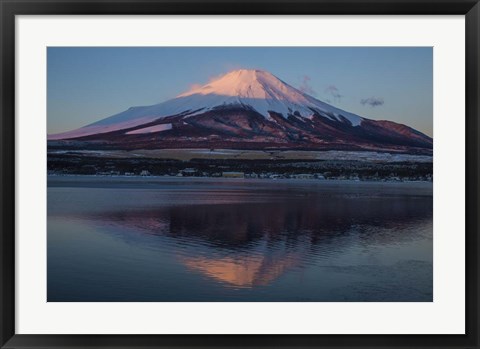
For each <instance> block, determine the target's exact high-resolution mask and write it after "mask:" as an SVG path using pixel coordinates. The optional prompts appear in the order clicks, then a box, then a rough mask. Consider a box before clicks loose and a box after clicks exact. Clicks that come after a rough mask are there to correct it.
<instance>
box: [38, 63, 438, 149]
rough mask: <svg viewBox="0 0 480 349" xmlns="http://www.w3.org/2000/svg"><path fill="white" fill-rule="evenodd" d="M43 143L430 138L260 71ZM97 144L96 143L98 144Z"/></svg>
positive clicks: (376, 143) (296, 144) (311, 144)
mask: <svg viewBox="0 0 480 349" xmlns="http://www.w3.org/2000/svg"><path fill="white" fill-rule="evenodd" d="M48 140H52V141H53V140H69V141H82V142H89V141H92V142H94V143H95V144H102V145H103V146H105V147H108V148H119V149H169V148H172V149H173V148H224V149H302V150H368V151H387V152H403V153H416V154H431V153H432V145H433V140H432V138H430V137H428V136H427V135H425V134H423V133H421V132H419V131H417V130H415V129H413V128H411V127H409V126H406V125H403V124H399V123H395V122H392V121H378V120H371V119H367V118H364V117H361V116H359V115H356V114H353V113H349V112H347V111H344V110H341V109H339V108H336V107H334V106H332V105H329V104H327V103H324V102H322V101H320V100H318V99H316V98H314V97H312V96H310V95H308V94H306V93H304V92H302V91H300V90H298V89H296V88H294V87H292V86H290V85H289V84H287V83H285V82H283V81H282V80H280V79H279V78H277V77H276V76H274V75H272V74H271V73H269V72H266V71H262V70H246V69H242V70H235V71H231V72H229V73H227V74H225V75H223V76H221V77H220V78H217V79H216V80H214V81H211V82H209V83H208V84H206V85H203V86H199V87H194V88H192V89H191V90H189V91H187V92H185V93H182V94H180V95H179V96H177V97H176V98H173V99H170V100H168V101H165V102H163V103H159V104H155V105H152V106H145V107H132V108H129V109H128V110H126V111H124V112H121V113H119V114H116V115H113V116H110V117H107V118H105V119H102V120H100V121H97V122H95V123H93V124H90V125H87V126H84V127H81V128H79V129H76V130H73V131H69V132H65V133H60V134H53V135H49V136H48ZM99 141H100V142H99Z"/></svg>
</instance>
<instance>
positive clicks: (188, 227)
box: [52, 188, 432, 288]
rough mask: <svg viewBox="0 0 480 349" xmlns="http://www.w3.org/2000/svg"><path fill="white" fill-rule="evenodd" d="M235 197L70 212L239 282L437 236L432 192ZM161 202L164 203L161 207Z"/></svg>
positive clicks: (197, 269) (266, 279)
mask: <svg viewBox="0 0 480 349" xmlns="http://www.w3.org/2000/svg"><path fill="white" fill-rule="evenodd" d="M165 194H166V193H165ZM222 194H223V195H225V192H222ZM140 195H141V193H140ZM196 195H197V196H202V195H211V192H208V193H203V192H199V193H197V194H196ZM230 195H231V196H232V197H236V200H234V202H233V203H222V204H219V203H217V201H216V198H215V195H214V196H213V197H212V198H211V199H210V200H206V201H207V202H209V203H208V204H207V203H204V202H203V201H201V202H202V203H200V204H196V205H181V204H178V203H177V204H175V205H172V206H168V205H165V204H164V199H163V198H161V197H160V199H159V197H158V196H157V197H156V198H155V200H154V201H153V202H152V206H153V207H148V208H141V209H139V208H136V207H135V205H132V206H131V207H129V208H128V209H125V208H122V209H121V210H111V209H109V207H104V208H102V209H99V210H93V211H91V212H88V213H85V212H84V213H81V214H79V213H76V212H74V213H73V214H72V213H70V214H67V215H63V217H65V216H68V217H70V219H72V220H81V221H84V222H86V223H88V224H93V225H94V226H96V228H97V229H98V228H100V229H104V230H105V231H106V232H107V234H113V235H114V236H115V239H121V240H124V241H126V242H128V243H129V244H134V245H136V246H141V247H142V246H143V247H144V248H150V249H151V248H154V249H155V250H156V252H157V253H159V254H161V253H164V252H165V249H169V253H171V254H172V255H173V256H174V258H176V260H177V261H178V262H179V263H181V264H182V265H183V266H184V267H185V268H187V269H188V270H189V271H190V272H193V273H197V274H200V275H203V276H204V277H206V278H207V279H210V280H212V281H215V282H218V283H220V284H221V285H223V286H224V287H233V288H255V287H258V286H268V285H270V284H272V283H273V282H274V281H275V280H277V279H278V278H280V277H281V276H282V275H284V274H285V273H287V272H289V271H292V270H302V268H307V267H308V265H309V264H312V263H319V262H321V261H322V260H323V261H325V263H327V262H328V261H329V260H330V259H331V258H333V257H335V258H338V256H343V255H345V251H348V250H349V249H351V248H352V246H354V247H355V248H356V249H362V248H364V249H367V250H372V249H374V248H375V246H385V245H388V246H395V245H399V244H405V243H409V242H414V241H417V240H422V239H429V238H431V219H432V200H431V197H429V196H425V195H415V194H412V193H411V192H408V193H404V195H398V193H395V194H394V195H393V194H389V193H386V194H384V195H378V194H377V195H373V194H371V193H363V194H362V193H356V192H355V191H354V192H348V191H347V193H344V192H338V191H335V192H333V193H332V192H328V191H327V193H325V192H324V191H318V192H315V191H311V192H305V191H299V192H297V191H292V190H291V188H290V189H289V190H288V191H286V192H282V191H275V192H272V193H269V195H267V194H266V193H265V192H262V191H256V192H249V191H247V192H245V191H234V192H233V191H231V192H230ZM129 196H132V193H129ZM168 196H169V198H171V194H170V193H168ZM259 196H261V197H262V198H263V200H259ZM239 197H240V198H241V200H238V198H239ZM132 199H133V198H131V197H130V200H132ZM158 201H160V202H161V203H162V204H161V205H159V207H156V205H155V202H158ZM239 201H240V202H239ZM132 202H135V200H132ZM52 216H54V215H53V214H52ZM105 228H107V229H105ZM142 235H144V236H149V237H150V238H148V239H142V238H141V236H142ZM152 238H153V239H152ZM165 238H167V239H169V240H168V241H166V240H164V239H165ZM350 253H351V252H350ZM407 257H408V256H407ZM349 258H350V257H349ZM347 260H348V258H347ZM347 262H349V263H355V261H347Z"/></svg>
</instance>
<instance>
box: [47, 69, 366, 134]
mask: <svg viewBox="0 0 480 349" xmlns="http://www.w3.org/2000/svg"><path fill="white" fill-rule="evenodd" d="M228 106H241V107H244V108H246V109H249V110H254V111H256V112H258V113H259V114H261V115H263V116H264V117H265V118H266V119H267V120H270V121H274V119H272V117H271V115H270V112H275V113H277V114H281V115H282V116H283V117H284V118H288V117H289V115H297V116H300V117H302V118H307V119H309V118H311V117H312V116H313V115H314V113H315V112H316V113H319V114H320V115H322V116H325V117H327V118H329V119H331V120H333V121H338V122H340V123H345V122H347V123H349V124H350V125H351V126H359V125H360V124H361V123H362V120H365V119H364V118H362V117H360V116H358V115H355V114H352V113H348V112H346V111H343V110H341V109H338V108H335V107H333V106H331V105H329V104H326V103H324V102H322V101H319V100H317V99H315V98H313V97H311V96H309V95H307V94H305V93H303V92H301V91H299V90H297V89H296V88H294V87H292V86H290V85H288V84H287V83H285V82H283V81H282V80H280V79H278V78H277V77H275V76H274V75H272V74H270V73H269V72H266V71H262V70H246V69H241V70H235V71H232V72H229V73H227V74H225V75H223V76H221V77H220V78H218V79H216V80H214V81H211V82H210V83H208V84H206V85H203V86H200V87H197V88H193V89H191V90H190V91H187V92H185V93H182V94H180V95H179V96H177V97H176V98H173V99H171V100H168V101H166V102H163V103H159V104H155V105H152V106H146V107H132V108H129V109H128V110H126V111H124V112H121V113H119V114H116V115H113V116H110V117H108V118H106V119H103V120H100V121H97V122H95V123H93V124H90V125H87V126H85V127H82V128H79V129H77V130H73V131H69V132H64V133H59V134H54V135H49V136H48V139H50V140H55V139H69V138H78V137H84V136H89V135H94V134H102V133H107V132H112V131H118V130H122V129H129V128H132V127H135V126H139V125H143V124H147V123H150V122H153V121H155V120H158V119H160V118H164V117H168V116H174V115H183V116H184V117H185V118H188V117H191V116H193V115H198V114H200V113H205V112H207V111H211V110H215V109H216V108H221V107H228ZM148 132H154V131H151V130H150V131H148ZM127 134H135V133H134V132H132V131H129V132H128V133H127Z"/></svg>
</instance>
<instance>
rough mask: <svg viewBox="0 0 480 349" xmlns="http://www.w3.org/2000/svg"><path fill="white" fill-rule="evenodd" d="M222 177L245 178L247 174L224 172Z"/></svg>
mask: <svg viewBox="0 0 480 349" xmlns="http://www.w3.org/2000/svg"><path fill="white" fill-rule="evenodd" d="M222 177H224V178H245V173H243V172H222Z"/></svg>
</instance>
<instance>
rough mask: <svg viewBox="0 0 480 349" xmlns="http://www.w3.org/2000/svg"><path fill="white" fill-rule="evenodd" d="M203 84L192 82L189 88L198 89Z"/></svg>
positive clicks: (191, 89)
mask: <svg viewBox="0 0 480 349" xmlns="http://www.w3.org/2000/svg"><path fill="white" fill-rule="evenodd" d="M202 86H203V85H202V84H191V85H190V86H189V90H190V91H193V90H196V89H197V88H200V87H202Z"/></svg>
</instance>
